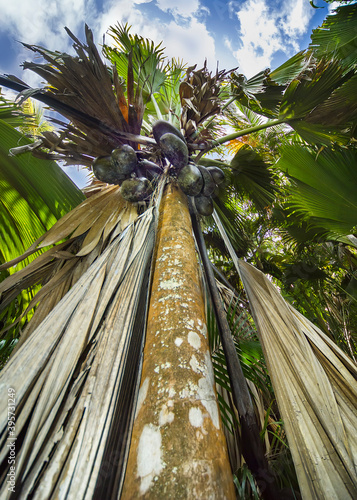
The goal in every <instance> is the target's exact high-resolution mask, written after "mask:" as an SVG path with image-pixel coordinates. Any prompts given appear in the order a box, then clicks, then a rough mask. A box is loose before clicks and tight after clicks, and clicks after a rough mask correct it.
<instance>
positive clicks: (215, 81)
mask: <svg viewBox="0 0 357 500" xmlns="http://www.w3.org/2000/svg"><path fill="white" fill-rule="evenodd" d="M195 68H196V66H193V67H192V66H191V67H190V68H188V69H187V71H186V79H185V80H184V81H183V82H182V83H181V85H180V89H179V90H180V99H181V106H182V112H181V129H182V130H184V132H185V136H186V137H187V138H189V137H190V136H191V135H192V134H193V133H194V132H196V130H197V127H198V126H199V125H200V124H202V123H203V122H204V121H205V120H207V118H209V117H210V116H213V115H216V114H218V113H219V112H220V106H221V97H220V91H221V83H222V80H223V79H224V78H225V76H226V75H227V74H228V73H229V72H227V71H225V70H223V71H218V69H217V71H216V74H215V75H214V76H212V74H211V73H210V72H209V71H208V70H207V61H205V64H204V66H203V68H202V69H200V70H195ZM209 138H210V137H209V136H207V137H201V138H200V141H201V142H202V140H205V139H206V140H207V139H209Z"/></svg>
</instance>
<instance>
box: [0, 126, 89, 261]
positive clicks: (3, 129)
mask: <svg viewBox="0 0 357 500" xmlns="http://www.w3.org/2000/svg"><path fill="white" fill-rule="evenodd" d="M0 137H1V141H0V190H1V197H0V219H1V224H2V225H3V228H4V230H3V235H2V238H1V240H2V241H1V250H0V256H1V259H2V261H3V262H5V261H9V260H12V259H13V258H14V257H17V256H18V255H19V254H21V253H23V252H24V251H25V250H27V248H28V247H29V246H30V245H31V244H32V243H33V241H34V240H36V239H37V238H38V237H40V236H41V235H42V234H43V233H44V232H45V231H46V230H47V229H49V228H50V227H51V226H52V225H53V224H54V223H55V222H56V220H57V219H59V218H60V217H62V215H64V214H65V213H67V212H68V211H69V210H71V209H72V208H74V207H75V206H76V205H78V204H79V203H80V202H81V201H82V200H83V199H84V195H83V193H82V192H81V191H80V190H79V189H78V188H77V187H76V186H75V184H74V183H73V182H72V181H71V180H70V178H69V177H68V176H67V175H66V174H65V173H64V172H63V170H62V169H61V168H60V167H59V166H58V165H57V164H56V163H55V162H52V161H47V160H40V159H37V158H35V157H33V156H31V154H30V153H25V154H23V155H21V156H16V157H14V156H9V149H10V148H11V147H12V146H14V144H15V145H25V144H31V141H30V140H28V139H26V138H25V137H24V136H23V135H22V134H21V133H20V132H18V131H17V130H15V129H14V128H13V127H12V126H11V125H9V124H8V123H6V122H4V121H3V120H0Z"/></svg>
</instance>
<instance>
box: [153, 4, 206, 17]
mask: <svg viewBox="0 0 357 500" xmlns="http://www.w3.org/2000/svg"><path fill="white" fill-rule="evenodd" d="M157 6H158V7H159V9H161V10H162V11H163V12H170V13H172V14H173V15H174V16H182V17H191V16H193V15H194V14H196V13H197V12H198V10H199V8H200V3H199V1H198V0H181V1H180V2H178V1H177V0H157Z"/></svg>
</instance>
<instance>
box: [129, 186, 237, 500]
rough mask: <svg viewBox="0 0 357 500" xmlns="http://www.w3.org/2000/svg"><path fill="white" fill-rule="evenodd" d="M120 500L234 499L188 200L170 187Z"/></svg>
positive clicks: (162, 218) (165, 198)
mask: <svg viewBox="0 0 357 500" xmlns="http://www.w3.org/2000/svg"><path fill="white" fill-rule="evenodd" d="M121 498H122V499H124V500H128V499H137V498H145V499H155V500H157V499H161V498H174V499H175V500H176V499H180V498H197V499H205V500H206V499H213V498H217V499H219V500H221V499H224V498H227V499H234V498H235V491H234V485H233V480H232V473H231V468H230V464H229V460H228V453H227V447H226V441H225V437H224V434H223V429H222V423H221V420H220V415H219V408H218V404H217V396H216V391H215V382H214V376H213V368H212V363H211V357H210V352H209V345H208V339H207V327H206V322H205V309H204V301H203V296H202V289H201V286H200V281H199V273H198V261H197V256H196V251H195V245H194V239H193V236H192V226H191V220H190V215H189V211H188V206H187V198H186V196H185V195H184V194H183V193H182V192H181V190H180V189H179V188H177V187H176V186H175V185H172V184H169V185H168V186H166V190H165V193H164V196H163V200H162V203H161V207H160V218H159V226H158V234H157V243H156V256H155V268H154V275H153V283H152V290H151V298H150V307H149V316H148V327H147V334H146V343H145V349H144V361H143V371H142V377H141V387H140V392H139V398H138V403H137V410H136V419H135V423H134V429H133V435H132V441H131V447H130V453H129V460H128V465H127V472H126V477H125V482H124V487H123V492H122V497H121Z"/></svg>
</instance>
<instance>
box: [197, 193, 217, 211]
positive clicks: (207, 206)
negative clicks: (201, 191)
mask: <svg viewBox="0 0 357 500" xmlns="http://www.w3.org/2000/svg"><path fill="white" fill-rule="evenodd" d="M194 201H195V207H196V210H197V212H198V213H199V214H200V215H205V216H209V215H212V214H213V201H212V198H211V197H210V196H203V195H198V196H195V198H194Z"/></svg>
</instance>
